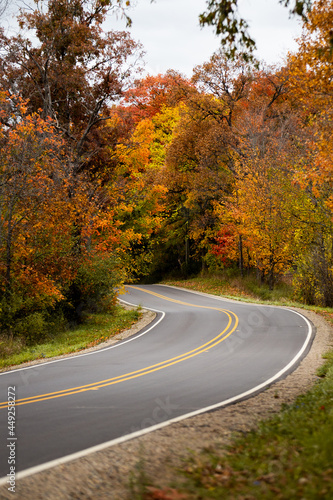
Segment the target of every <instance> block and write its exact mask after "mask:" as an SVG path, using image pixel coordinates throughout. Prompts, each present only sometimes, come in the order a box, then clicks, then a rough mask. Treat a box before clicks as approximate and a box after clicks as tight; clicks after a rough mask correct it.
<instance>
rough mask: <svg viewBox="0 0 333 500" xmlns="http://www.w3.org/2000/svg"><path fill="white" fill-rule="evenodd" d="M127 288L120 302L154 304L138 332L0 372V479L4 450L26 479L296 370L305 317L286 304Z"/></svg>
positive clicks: (307, 341)
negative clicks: (111, 342)
mask: <svg viewBox="0 0 333 500" xmlns="http://www.w3.org/2000/svg"><path fill="white" fill-rule="evenodd" d="M127 292H128V293H127V294H126V295H125V296H122V299H123V301H126V302H128V303H131V304H134V305H141V306H143V307H145V308H148V309H152V310H154V311H156V312H157V315H156V318H155V320H154V322H153V323H151V324H150V325H149V326H148V327H146V328H145V329H144V330H142V331H141V332H139V333H138V334H136V335H134V336H133V337H130V338H129V339H127V340H126V341H122V342H119V343H117V344H115V345H113V346H111V347H108V348H105V349H101V350H99V351H95V352H94V353H90V354H87V353H86V354H82V355H79V356H74V357H71V358H66V359H61V360H56V361H51V362H46V363H43V364H41V365H38V366H33V367H29V368H25V369H18V370H14V371H11V372H6V373H2V374H0V393H1V398H0V401H2V403H0V442H1V446H0V477H1V478H2V479H0V484H4V483H5V482H6V475H7V474H8V473H9V467H10V465H9V460H10V459H11V458H14V459H15V462H14V465H13V467H15V474H16V478H19V477H24V476H25V475H28V474H31V473H34V472H37V471H39V470H43V469H45V468H48V467H51V466H53V465H56V464H58V463H63V462H66V461H68V460H71V459H73V458H76V457H79V456H82V455H84V454H87V453H90V452H92V451H96V450H98V449H102V448H103V447H106V446H110V445H112V444H116V443H118V442H122V441H125V440H127V439H131V438H133V437H136V436H138V435H141V434H143V433H145V432H150V431H152V430H155V429H157V428H160V427H162V426H164V425H169V423H170V422H173V421H177V420H180V419H183V418H186V417H189V416H192V415H195V414H198V413H201V412H203V411H209V410H213V409H215V408H218V407H221V406H225V405H227V404H231V403H233V402H235V401H238V400H240V399H243V398H246V397H250V396H251V395H253V394H255V393H256V392H259V391H260V390H262V389H264V388H265V387H267V386H268V385H270V384H272V383H274V382H275V381H277V380H278V379H279V378H282V377H284V376H286V375H287V374H288V373H289V372H290V371H292V370H293V369H294V368H296V366H297V365H298V363H299V362H300V360H301V359H302V358H303V357H304V356H305V355H306V353H307V352H308V350H309V348H310V345H311V342H312V340H313V336H314V330H313V328H312V325H311V324H310V323H309V321H308V320H307V319H306V318H304V317H303V316H302V315H300V314H298V313H296V312H294V311H291V310H289V309H285V308H277V307H269V306H257V305H252V304H251V305H250V304H243V303H238V302H231V301H227V300H224V299H221V298H218V297H213V296H209V295H205V294H199V293H195V292H190V291H186V290H183V289H179V288H174V287H167V286H163V285H146V286H128V287H127ZM8 388H12V390H11V389H10V390H9V392H10V393H12V392H15V397H16V401H15V422H14V423H15V428H13V427H12V426H11V427H10V428H9V427H8V415H9V414H11V415H13V411H12V410H13V405H10V406H9V407H8ZM10 397H12V396H10ZM8 412H9V413H8ZM10 432H14V434H12V435H10ZM12 470H13V469H12Z"/></svg>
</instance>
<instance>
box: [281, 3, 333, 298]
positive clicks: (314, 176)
mask: <svg viewBox="0 0 333 500" xmlns="http://www.w3.org/2000/svg"><path fill="white" fill-rule="evenodd" d="M332 22H333V3H332V1H329V2H324V1H321V0H319V1H316V2H314V4H313V8H312V9H311V11H310V12H309V14H308V22H306V23H304V25H303V32H302V36H301V37H300V38H299V40H298V44H299V48H298V51H297V52H296V54H290V57H289V61H288V63H289V64H288V73H287V78H288V81H289V85H290V88H291V92H292V94H293V96H294V99H295V101H297V102H298V105H299V107H300V110H301V111H302V116H303V121H302V129H303V131H304V134H307V137H308V138H307V144H306V146H307V155H306V157H305V159H304V161H303V163H302V165H300V168H299V169H298V171H297V175H296V177H295V180H296V182H298V183H299V185H300V186H301V187H302V188H303V190H304V193H305V194H306V198H307V200H308V205H309V211H308V215H307V216H304V214H303V216H302V217H301V216H300V217H299V219H300V226H301V227H302V230H303V234H308V235H311V238H307V239H306V241H307V245H304V243H303V244H302V242H300V246H301V248H302V249H303V251H302V252H300V258H299V259H298V274H297V276H296V288H297V290H298V292H299V294H300V296H301V297H302V298H304V299H305V300H306V301H308V302H311V303H319V304H321V305H326V306H331V305H332V303H333V302H332V297H333V274H332V266H333V247H332V237H331V235H332V229H333V228H332V208H333V198H332V161H333V151H332V132H333V130H332V113H333V107H332V95H333V85H332V57H333V56H332Z"/></svg>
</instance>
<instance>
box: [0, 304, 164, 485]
mask: <svg viewBox="0 0 333 500" xmlns="http://www.w3.org/2000/svg"><path fill="white" fill-rule="evenodd" d="M118 300H119V301H120V302H124V304H128V305H129V306H134V307H139V306H137V305H135V304H131V303H130V302H126V300H123V299H119V298H118ZM144 309H147V310H149V311H153V312H157V313H160V314H161V315H162V316H161V317H160V319H159V320H158V321H156V323H155V324H154V325H152V326H151V327H150V328H148V330H145V331H144V332H142V333H140V334H135V333H134V334H133V335H132V336H131V338H129V339H127V340H123V341H121V340H119V341H118V342H117V343H116V344H114V345H111V346H109V347H101V348H100V349H97V350H96V351H91V352H86V353H82V354H76V355H75V356H71V355H70V354H69V355H68V356H67V357H66V358H61V359H54V360H53V361H45V362H42V363H38V364H36V365H31V366H26V367H25V368H16V369H15V370H8V371H6V372H1V373H0V376H1V375H10V374H11V373H15V372H18V371H23V370H31V369H33V368H34V369H37V368H41V367H43V366H46V365H50V364H51V363H59V362H60V361H70V360H73V359H74V358H75V359H77V358H82V357H83V356H90V355H91V354H100V353H102V352H105V351H108V350H109V349H115V348H116V347H120V346H122V345H124V344H127V343H128V342H132V340H136V339H138V338H140V337H142V336H143V335H146V333H148V332H150V330H152V329H153V328H155V326H157V325H158V324H159V323H160V322H161V321H162V320H163V319H164V317H165V312H163V311H159V310H158V309H151V308H148V307H145V308H144ZM0 484H1V483H0Z"/></svg>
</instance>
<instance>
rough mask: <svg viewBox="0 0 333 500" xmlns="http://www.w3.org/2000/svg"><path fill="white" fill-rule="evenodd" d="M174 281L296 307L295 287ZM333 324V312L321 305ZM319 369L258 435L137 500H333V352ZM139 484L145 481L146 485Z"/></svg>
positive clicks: (195, 462)
mask: <svg viewBox="0 0 333 500" xmlns="http://www.w3.org/2000/svg"><path fill="white" fill-rule="evenodd" d="M167 284H170V285H177V286H182V287H184V288H188V289H192V290H197V291H202V292H206V293H211V294H217V295H224V296H229V297H232V298H236V299H243V300H244V299H245V300H248V301H261V302H265V299H264V298H263V295H265V298H266V300H267V301H269V302H270V303H278V304H280V305H282V304H285V305H292V297H291V295H290V294H289V292H288V287H287V286H286V285H283V286H282V287H280V289H277V290H275V291H273V292H270V291H269V290H267V289H265V288H264V289H263V290H258V289H257V290H256V289H255V287H256V285H255V284H253V283H252V284H251V283H246V282H244V281H243V282H241V284H240V285H237V282H235V281H233V282H231V281H230V280H229V281H228V280H226V279H225V278H223V277H216V276H214V277H204V278H203V277H201V278H200V277H198V278H194V279H191V280H185V281H168V282H167ZM315 309H316V312H318V313H320V314H322V315H323V316H324V317H325V318H326V319H327V320H329V321H331V322H332V313H333V312H332V310H331V309H320V308H315ZM325 357H326V363H325V364H324V365H323V366H322V368H321V369H320V371H319V372H318V376H319V377H320V378H319V379H318V382H317V383H316V384H315V386H314V387H313V388H312V389H311V390H310V391H309V392H308V393H306V394H305V395H303V396H301V397H299V398H298V399H297V400H296V401H295V402H294V404H292V405H290V406H285V407H283V408H282V411H281V412H280V413H279V414H277V415H276V416H275V417H274V418H272V419H270V420H268V421H264V422H262V423H261V424H260V425H259V428H258V430H257V431H253V432H249V433H248V434H247V435H244V436H241V437H237V438H235V439H234V440H233V442H232V444H231V445H230V446H229V447H226V448H223V449H221V448H215V447H214V445H212V443H207V444H209V451H207V450H203V451H202V453H201V454H192V455H191V456H189V458H188V460H187V462H186V463H185V464H184V467H183V469H182V470H179V471H174V474H173V475H174V479H173V482H172V485H171V484H170V487H169V488H165V489H161V488H160V487H159V485H157V484H154V481H153V479H152V478H145V485H142V484H141V487H139V488H137V490H136V491H140V494H139V495H138V496H137V498H138V499H139V498H141V499H144V500H177V499H178V500H179V499H183V500H186V499H187V500H202V499H219V500H221V499H223V500H258V499H260V500H262V499H285V500H290V499H297V498H299V499H306V500H318V499H323V500H326V499H327V500H329V499H331V498H333V433H332V429H333V352H332V351H331V352H330V353H327V354H326V355H325ZM138 481H139V480H138Z"/></svg>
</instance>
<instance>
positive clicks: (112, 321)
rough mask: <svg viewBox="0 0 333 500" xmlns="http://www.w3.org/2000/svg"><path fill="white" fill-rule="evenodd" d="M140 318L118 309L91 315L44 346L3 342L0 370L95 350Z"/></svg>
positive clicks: (6, 339) (10, 341)
mask: <svg viewBox="0 0 333 500" xmlns="http://www.w3.org/2000/svg"><path fill="white" fill-rule="evenodd" d="M139 317H140V310H139V309H137V310H126V309H124V308H122V307H121V306H115V308H114V309H113V310H112V314H106V313H103V314H90V315H88V316H87V318H86V321H85V323H84V324H82V325H79V326H77V327H75V328H72V329H68V330H64V331H62V332H59V333H56V334H54V335H52V333H51V334H50V335H49V339H48V340H44V341H43V342H41V343H36V344H33V345H29V346H26V345H25V344H24V342H23V341H22V339H8V338H7V337H6V338H0V368H6V367H9V366H12V365H20V364H22V363H25V362H27V361H34V360H36V359H43V358H52V357H54V356H60V355H63V354H70V353H73V352H77V351H81V350H83V349H86V348H89V347H93V346H95V345H98V344H100V343H102V342H105V341H106V340H108V339H110V338H111V337H113V336H114V335H116V334H117V333H119V332H121V331H122V330H124V329H126V328H129V327H130V326H131V325H132V324H133V323H135V322H136V321H137V320H138V319H139Z"/></svg>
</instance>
